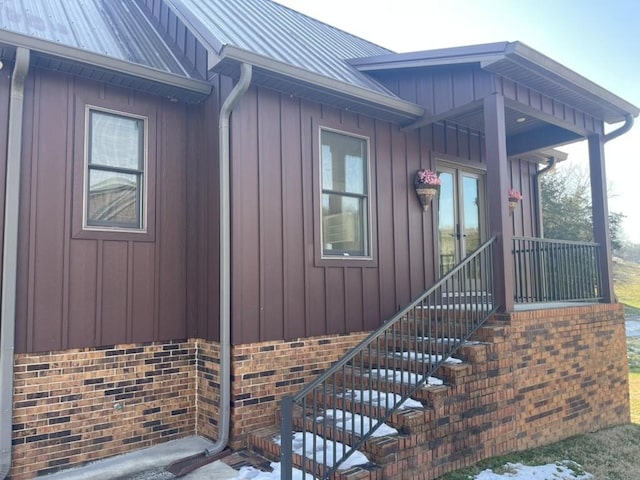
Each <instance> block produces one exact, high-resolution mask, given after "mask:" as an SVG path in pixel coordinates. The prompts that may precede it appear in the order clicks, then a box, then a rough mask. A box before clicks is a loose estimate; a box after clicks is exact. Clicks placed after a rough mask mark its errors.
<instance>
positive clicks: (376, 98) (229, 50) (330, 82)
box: [210, 45, 425, 121]
mask: <svg viewBox="0 0 640 480" xmlns="http://www.w3.org/2000/svg"><path fill="white" fill-rule="evenodd" d="M219 58H220V60H219V61H218V63H217V64H215V65H213V66H211V67H210V69H211V71H213V72H217V73H220V70H221V68H223V67H224V65H225V61H226V62H228V61H232V62H239V63H241V64H243V63H249V64H251V65H253V66H254V68H255V69H257V70H258V71H262V72H269V73H270V74H271V75H274V76H276V77H281V78H286V79H289V80H290V81H292V82H294V83H296V84H301V85H306V86H307V87H308V88H309V89H310V90H312V91H315V92H318V91H325V92H327V93H330V94H331V95H333V96H335V97H340V98H349V99H350V100H351V101H352V102H354V103H362V104H365V105H368V106H370V107H374V106H375V107H376V108H378V109H379V110H383V111H391V112H393V113H394V114H396V115H398V116H401V117H404V118H405V119H406V120H407V121H415V120H417V119H419V118H422V117H423V116H424V113H425V112H424V108H423V107H421V106H420V105H416V104H415V103H413V102H409V101H407V100H404V99H402V98H399V97H396V96H394V95H392V94H391V93H383V92H376V91H374V90H370V89H367V88H364V87H360V86H356V85H353V84H350V83H346V82H344V81H341V80H336V79H334V78H331V77H328V76H326V75H321V74H319V73H315V72H312V71H311V70H307V69H304V68H301V67H297V66H295V65H291V64H288V63H286V62H283V61H280V60H275V59H273V58H269V57H266V56H264V55H260V54H257V53H254V52H250V51H248V50H245V49H242V48H238V47H236V46H234V45H225V46H224V48H223V49H222V50H221V51H220V54H219ZM372 83H373V82H372Z"/></svg>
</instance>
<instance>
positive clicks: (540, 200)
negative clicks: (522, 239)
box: [534, 156, 558, 238]
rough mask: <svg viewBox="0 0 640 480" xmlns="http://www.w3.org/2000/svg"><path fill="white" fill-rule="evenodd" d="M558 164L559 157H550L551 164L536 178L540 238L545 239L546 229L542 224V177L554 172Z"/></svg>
mask: <svg viewBox="0 0 640 480" xmlns="http://www.w3.org/2000/svg"><path fill="white" fill-rule="evenodd" d="M557 163H558V157H555V156H553V157H549V163H547V166H546V167H544V168H543V169H542V170H539V171H538V172H537V173H536V175H535V177H534V178H535V186H536V190H535V194H536V209H537V210H538V215H537V217H538V235H539V236H540V238H544V227H543V224H542V195H540V177H541V176H542V175H545V174H547V173H549V171H550V170H553V168H554V167H555V166H556V164H557Z"/></svg>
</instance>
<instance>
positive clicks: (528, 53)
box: [349, 42, 640, 123]
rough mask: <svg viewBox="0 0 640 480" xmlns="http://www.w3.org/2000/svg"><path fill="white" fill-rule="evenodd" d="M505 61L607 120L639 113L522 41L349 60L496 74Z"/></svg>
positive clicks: (377, 67) (369, 68)
mask: <svg viewBox="0 0 640 480" xmlns="http://www.w3.org/2000/svg"><path fill="white" fill-rule="evenodd" d="M505 62H506V63H507V64H510V65H512V66H517V67H519V68H522V69H526V70H527V71H530V72H532V73H535V74H536V75H539V76H541V77H543V78H544V79H545V80H546V81H548V82H553V83H554V84H556V85H559V86H561V87H563V88H565V89H569V90H572V91H573V92H576V93H577V94H579V95H581V96H583V97H585V98H587V99H589V100H590V101H591V102H595V103H599V104H601V105H602V106H603V107H604V110H606V111H607V112H609V113H608V114H607V115H605V118H603V120H604V121H606V122H607V123H616V122H620V121H623V120H625V117H626V115H632V116H633V117H637V116H638V115H639V114H640V110H639V109H638V107H636V106H634V105H632V104H631V103H629V102H627V101H626V100H624V99H622V98H620V97H618V96H617V95H615V94H613V93H611V92H610V91H608V90H606V89H604V88H602V87H601V86H599V85H597V84H596V83H594V82H592V81H591V80H589V79H587V78H585V77H583V76H582V75H580V74H578V73H576V72H574V71H573V70H571V69H569V68H567V67H565V66H564V65H562V64H560V63H558V62H556V61H555V60H552V59H551V58H549V57H547V56H545V55H543V54H541V53H539V52H538V51H536V50H534V49H532V48H530V47H528V46H527V45H525V44H524V43H522V42H498V43H490V44H484V45H472V46H467V47H454V48H443V49H438V50H428V51H423V52H412V53H402V54H397V55H393V54H391V55H381V56H376V57H370V58H356V59H352V60H350V61H349V63H350V64H351V65H353V66H354V67H355V68H357V69H358V70H360V71H361V72H375V71H384V70H397V69H405V68H429V67H443V66H452V65H478V66H480V67H481V68H483V69H485V70H487V71H489V72H492V73H496V74H500V73H501V71H502V70H503V69H502V67H504V65H505Z"/></svg>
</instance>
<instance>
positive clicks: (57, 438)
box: [10, 305, 629, 480]
mask: <svg viewBox="0 0 640 480" xmlns="http://www.w3.org/2000/svg"><path fill="white" fill-rule="evenodd" d="M365 335H366V333H356V334H352V335H336V336H326V337H315V338H305V339H299V340H296V341H289V342H284V341H276V342H263V343H255V344H248V345H236V346H234V347H233V348H232V365H231V369H232V371H231V373H232V381H233V386H232V397H231V399H232V402H231V439H230V444H231V446H232V447H234V448H237V447H243V446H246V439H247V435H248V434H249V433H250V432H252V431H255V430H257V429H259V428H262V427H266V426H270V425H273V424H274V423H275V419H276V411H277V409H278V407H279V401H280V399H281V398H282V397H283V396H284V395H288V394H293V393H295V392H297V391H298V390H299V389H300V388H302V386H303V385H304V384H306V383H307V382H309V381H310V380H311V379H313V378H314V377H315V376H316V375H318V374H319V373H320V372H322V371H323V370H325V369H326V368H327V367H328V366H330V365H331V364H332V363H333V362H335V361H336V360H337V359H339V358H340V357H341V356H342V355H343V354H344V353H345V352H346V351H348V350H349V349H351V348H353V347H354V346H355V345H356V344H357V343H358V342H360V341H361V340H362V339H363V338H364V337H365ZM478 339H479V340H482V341H485V342H487V345H486V348H483V349H477V348H476V349H475V350H474V349H470V350H469V352H467V353H468V355H470V356H471V357H473V358H468V359H467V360H469V361H470V364H471V365H470V366H469V367H468V368H469V369H470V370H469V371H467V372H466V373H465V374H464V375H461V376H459V377H457V378H456V379H453V378H452V379H448V380H447V383H449V384H450V385H451V386H452V390H451V394H450V395H448V396H446V397H444V398H442V399H440V400H438V401H436V402H435V404H434V407H435V408H434V410H433V411H431V413H428V414H425V415H426V416H425V417H424V418H420V419H417V420H416V421H419V422H423V423H424V426H423V427H422V428H421V429H419V433H417V434H416V435H415V437H411V438H406V439H404V440H403V442H404V443H403V445H402V448H400V449H399V450H398V452H395V453H393V454H394V455H397V458H398V460H399V463H398V464H397V465H395V466H392V467H389V469H388V470H387V471H386V474H387V475H388V478H395V476H397V475H401V472H402V471H404V470H405V469H410V468H424V469H425V470H424V471H425V472H429V475H428V478H435V476H437V475H441V474H443V473H445V472H447V471H451V470H453V469H457V468H460V467H463V466H465V465H469V464H471V463H474V462H477V461H479V460H481V459H483V458H487V457H491V456H495V455H499V454H502V453H506V452H510V451H514V450H523V449H528V448H531V447H534V446H539V445H543V444H547V443H551V442H555V441H558V440H561V439H564V438H567V437H569V436H572V435H575V434H579V433H585V432H588V431H591V430H597V429H601V428H605V427H609V426H614V425H618V424H623V423H628V422H629V393H628V371H627V360H626V342H625V339H626V335H625V329H624V315H623V310H622V306H620V305H591V306H580V307H573V308H563V309H550V310H536V311H529V312H516V313H512V314H509V315H502V316H499V317H497V318H496V319H494V320H493V321H492V322H491V323H490V325H488V326H487V327H486V328H481V329H480V330H479V331H478ZM476 350H478V351H476ZM474 352H475V353H474ZM219 358H220V355H219V345H218V344H217V343H216V342H208V341H203V340H189V341H186V342H170V343H166V344H140V345H118V346H114V347H105V348H99V349H77V350H70V351H65V352H52V353H47V354H20V355H16V360H15V397H14V432H13V442H14V447H13V468H12V471H11V477H10V478H11V479H12V480H22V479H28V478H33V477H35V476H38V475H42V474H45V473H50V472H53V471H56V470H60V469H62V468H68V467H71V466H76V465H81V464H83V463H85V462H87V461H93V460H96V459H99V458H105V457H108V456H111V455H115V454H118V453H123V452H125V451H129V450H134V449H137V448H142V447H147V446H150V445H152V444H155V443H159V442H162V441H165V440H169V439H173V438H179V437H183V436H186V435H190V434H194V433H198V434H200V435H203V436H206V437H208V438H211V439H215V438H216V437H217V434H218V430H217V428H218V427H217V420H218V413H219V382H220V379H219V362H220V361H219ZM116 404H119V406H121V407H122V408H121V409H120V408H115V407H116ZM382 453H385V452H382ZM422 465H423V466H424V467H422ZM394 475H395V476H394ZM425 475H427V474H426V473H425ZM425 478H427V476H425Z"/></svg>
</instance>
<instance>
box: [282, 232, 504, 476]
mask: <svg viewBox="0 0 640 480" xmlns="http://www.w3.org/2000/svg"><path fill="white" fill-rule="evenodd" d="M494 243H495V238H493V239H491V240H489V241H487V242H485V243H484V244H483V245H482V246H481V247H480V248H479V249H478V250H476V251H475V252H474V253H472V254H471V255H470V256H468V257H467V258H466V259H465V260H463V261H462V262H461V263H460V264H459V265H457V266H456V267H455V268H453V269H452V270H451V271H450V272H449V273H447V274H446V275H445V276H444V277H442V278H441V279H440V280H439V281H438V282H437V283H436V284H435V285H434V286H433V287H431V288H430V289H428V290H427V291H425V292H424V293H423V294H421V295H420V296H419V297H418V298H417V300H415V301H414V302H412V303H411V304H410V305H408V306H407V307H405V308H403V309H402V310H401V311H400V312H399V313H397V314H396V315H395V316H394V317H393V318H391V319H389V320H388V321H386V322H385V323H384V324H383V325H382V326H381V327H380V328H378V329H377V330H376V331H374V332H373V333H371V334H370V335H369V336H368V337H367V338H366V339H365V340H363V341H362V342H361V343H360V344H359V345H358V346H357V347H355V348H354V349H353V350H351V351H350V352H348V353H347V354H346V355H345V356H344V357H342V358H341V359H340V360H339V361H337V362H336V363H335V364H334V365H333V366H332V367H330V368H329V369H328V370H326V371H325V372H324V373H323V374H322V375H320V376H319V377H318V378H316V379H315V380H314V381H313V382H311V383H310V384H309V385H307V386H306V387H304V388H303V389H302V390H301V391H300V392H299V393H298V394H297V395H295V396H293V397H290V396H289V397H285V398H283V400H282V403H281V414H282V418H281V436H280V441H281V462H282V463H281V467H282V469H281V479H282V480H291V475H292V470H291V468H292V463H293V455H294V454H295V455H296V458H297V462H296V463H298V464H301V465H299V466H298V467H297V468H300V469H301V470H303V472H304V473H309V474H311V475H314V476H315V477H317V478H322V479H327V478H331V476H332V475H333V474H334V473H335V472H336V470H338V468H339V467H340V465H342V464H343V463H344V462H345V460H347V458H348V457H349V456H350V455H352V454H353V453H355V452H356V451H357V450H358V448H359V447H360V446H361V445H362V444H363V443H364V442H365V441H366V440H367V439H368V438H369V437H371V435H372V434H373V433H374V432H375V430H376V429H378V428H379V427H380V426H381V425H383V424H384V422H385V421H386V420H387V419H389V417H390V416H391V415H392V414H393V413H394V412H396V411H397V410H398V409H399V408H400V407H401V406H402V404H403V403H404V402H405V401H406V400H407V399H408V398H409V397H410V396H411V395H412V394H414V393H415V392H416V391H417V390H418V389H420V388H422V387H423V386H424V385H425V383H427V382H428V381H429V376H430V375H431V374H432V373H433V372H434V371H435V370H436V369H437V368H438V367H439V366H440V365H442V364H443V363H444V362H445V361H446V360H447V358H448V357H449V356H450V355H452V354H453V353H454V352H455V351H457V349H458V348H459V347H460V346H461V345H462V344H463V343H464V342H465V341H466V340H467V339H468V338H469V337H470V336H471V335H472V334H473V333H474V332H475V331H476V330H477V329H478V327H480V326H481V325H482V324H483V323H484V322H485V321H486V319H487V318H489V316H490V315H491V314H492V313H493V312H494V311H495V310H496V308H497V305H494V302H493V291H494V289H493V245H494ZM405 350H410V351H405ZM374 370H375V372H374ZM363 379H364V380H363ZM378 390H380V391H378ZM352 411H355V412H357V413H358V414H360V415H363V416H366V417H367V418H365V417H363V418H362V419H361V421H358V422H356V421H353V422H351V423H350V424H349V423H346V422H345V423H344V424H341V425H338V423H336V421H335V419H339V418H347V417H348V415H349V414H350V413H349V412H352ZM294 428H295V430H297V431H298V433H297V434H296V435H295V443H296V446H295V451H294V446H293V444H294ZM327 433H332V434H333V435H332V436H333V437H334V438H338V439H340V440H341V442H342V443H337V442H335V441H325V440H324V439H323V438H322V437H323V436H325V435H326V434H327ZM305 478H306V477H305Z"/></svg>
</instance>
